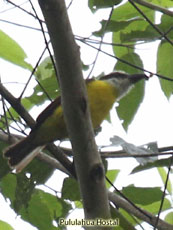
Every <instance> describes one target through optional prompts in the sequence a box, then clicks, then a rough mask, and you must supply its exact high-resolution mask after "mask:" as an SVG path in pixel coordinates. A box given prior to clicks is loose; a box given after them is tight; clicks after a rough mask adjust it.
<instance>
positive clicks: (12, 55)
mask: <svg viewBox="0 0 173 230" xmlns="http://www.w3.org/2000/svg"><path fill="white" fill-rule="evenodd" d="M0 44H1V45H0V57H1V58H3V59H5V60H7V61H9V62H11V63H13V64H15V65H18V66H20V67H23V68H25V69H28V70H32V66H31V65H30V64H29V63H27V62H26V61H25V59H26V58H27V56H26V54H25V52H24V50H23V49H22V48H21V47H20V46H19V44H18V43H17V42H15V41H14V40H13V39H12V38H10V37H9V36H8V35H7V34H5V33H4V32H3V31H2V30H0Z"/></svg>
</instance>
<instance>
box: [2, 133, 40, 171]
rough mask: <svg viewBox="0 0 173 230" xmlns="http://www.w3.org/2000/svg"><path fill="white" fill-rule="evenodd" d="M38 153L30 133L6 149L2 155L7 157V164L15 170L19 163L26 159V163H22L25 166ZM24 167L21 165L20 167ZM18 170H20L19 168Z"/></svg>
mask: <svg viewBox="0 0 173 230" xmlns="http://www.w3.org/2000/svg"><path fill="white" fill-rule="evenodd" d="M42 148H43V147H42ZM38 153H39V149H38V146H37V145H35V144H34V143H33V137H32V136H31V135H30V136H28V137H26V138H24V139H23V140H22V141H20V142H18V143H17V144H15V145H12V146H10V147H9V148H8V149H6V150H5V152H4V157H6V158H8V162H9V166H10V167H11V168H13V169H16V171H17V167H19V166H18V165H19V164H21V163H22V162H23V161H26V160H27V163H26V162H25V163H24V164H25V166H26V165H27V164H28V163H29V162H30V161H31V160H32V159H33V158H34V157H35V156H36V155H37V154H38ZM28 160H29V162H28ZM22 164H23V163H22ZM25 166H24V167H25ZM24 167H23V166H22V168H24ZM18 171H21V169H19V170H18Z"/></svg>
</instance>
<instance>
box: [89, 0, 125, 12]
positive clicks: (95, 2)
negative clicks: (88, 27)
mask: <svg viewBox="0 0 173 230" xmlns="http://www.w3.org/2000/svg"><path fill="white" fill-rule="evenodd" d="M121 2H122V0H89V1H88V6H89V8H90V9H91V11H92V12H95V11H96V10H98V9H102V8H108V7H112V6H114V5H118V4H120V3H121Z"/></svg>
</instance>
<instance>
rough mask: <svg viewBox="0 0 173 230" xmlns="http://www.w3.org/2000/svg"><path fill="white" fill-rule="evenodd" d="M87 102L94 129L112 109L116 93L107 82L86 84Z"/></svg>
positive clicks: (97, 81)
mask: <svg viewBox="0 0 173 230" xmlns="http://www.w3.org/2000/svg"><path fill="white" fill-rule="evenodd" d="M87 92H88V101H89V107H90V112H91V119H92V123H93V127H94V129H95V128H97V127H99V126H100V124H101V123H102V121H103V120H104V119H105V118H106V116H107V115H108V113H109V111H110V109H111V108H112V106H113V104H114V102H115V100H116V98H117V96H118V92H117V91H116V89H115V87H114V86H113V85H111V84H110V83H109V82H107V81H99V80H96V81H91V82H90V83H88V84H87Z"/></svg>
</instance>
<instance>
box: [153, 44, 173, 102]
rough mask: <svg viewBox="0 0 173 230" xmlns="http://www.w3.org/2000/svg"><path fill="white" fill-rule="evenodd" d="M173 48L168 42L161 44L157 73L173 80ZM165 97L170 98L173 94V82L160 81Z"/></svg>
mask: <svg viewBox="0 0 173 230" xmlns="http://www.w3.org/2000/svg"><path fill="white" fill-rule="evenodd" d="M172 54H173V46H172V45H171V44H169V43H168V42H165V41H163V42H161V43H160V45H159V47H158V52H157V73H159V74H161V75H164V76H166V77H169V78H171V79H173V64H172V63H173V55H172ZM159 80H160V84H161V87H162V90H163V92H164V93H165V96H166V97H167V98H169V97H170V96H171V94H172V93H173V82H172V81H166V80H164V79H159Z"/></svg>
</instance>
